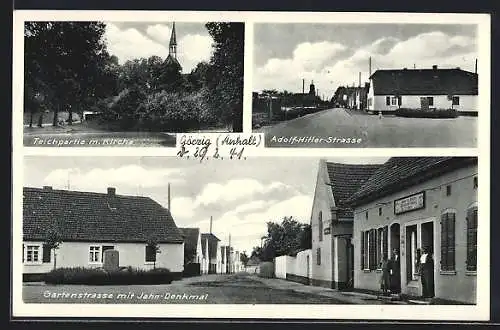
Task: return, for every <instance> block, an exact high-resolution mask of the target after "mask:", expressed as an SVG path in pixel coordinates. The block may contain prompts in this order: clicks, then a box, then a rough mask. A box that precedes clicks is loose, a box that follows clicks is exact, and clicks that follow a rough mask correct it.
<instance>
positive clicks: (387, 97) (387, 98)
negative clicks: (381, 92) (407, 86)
mask: <svg viewBox="0 0 500 330" xmlns="http://www.w3.org/2000/svg"><path fill="white" fill-rule="evenodd" d="M385 105H391V97H390V96H386V97H385Z"/></svg>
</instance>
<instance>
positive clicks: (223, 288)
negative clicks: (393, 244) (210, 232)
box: [23, 273, 406, 305]
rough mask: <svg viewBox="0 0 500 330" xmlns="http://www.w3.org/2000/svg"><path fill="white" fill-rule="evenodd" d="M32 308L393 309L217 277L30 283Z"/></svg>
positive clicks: (26, 288) (269, 282)
mask: <svg viewBox="0 0 500 330" xmlns="http://www.w3.org/2000/svg"><path fill="white" fill-rule="evenodd" d="M23 300H24V301H25V302H26V303H106V304H123V303H126V304H130V303H139V304H144V303H145V304H148V303H149V304H151V303H153V304H158V303H162V304H165V303H166V304H172V303H180V304H192V303H194V304H200V303H201V304H365V305H366V304H389V303H391V304H392V303H399V304H401V303H406V302H400V301H386V300H380V299H377V296H376V295H372V294H366V293H358V292H342V291H338V290H334V289H328V288H322V287H315V286H308V285H303V284H300V283H295V282H291V281H286V280H282V279H276V278H262V277H259V276H257V275H255V274H247V273H238V274H213V275H202V276H196V277H190V278H183V279H182V280H179V281H174V282H172V283H171V284H164V285H116V286H110V285H102V286H95V285H94V286H90V285H46V284H45V283H24V284H23Z"/></svg>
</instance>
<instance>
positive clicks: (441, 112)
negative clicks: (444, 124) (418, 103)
mask: <svg viewBox="0 0 500 330" xmlns="http://www.w3.org/2000/svg"><path fill="white" fill-rule="evenodd" d="M394 114H395V115H396V116H400V117H416V118H456V117H458V111H457V110H455V109H435V110H434V109H433V110H422V109H409V108H400V109H397V110H396V111H395V112H394Z"/></svg>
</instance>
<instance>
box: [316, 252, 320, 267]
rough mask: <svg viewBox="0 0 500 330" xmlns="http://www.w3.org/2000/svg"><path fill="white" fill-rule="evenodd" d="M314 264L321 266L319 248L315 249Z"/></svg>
mask: <svg viewBox="0 0 500 330" xmlns="http://www.w3.org/2000/svg"><path fill="white" fill-rule="evenodd" d="M316 264H317V265H318V266H319V265H321V248H317V249H316Z"/></svg>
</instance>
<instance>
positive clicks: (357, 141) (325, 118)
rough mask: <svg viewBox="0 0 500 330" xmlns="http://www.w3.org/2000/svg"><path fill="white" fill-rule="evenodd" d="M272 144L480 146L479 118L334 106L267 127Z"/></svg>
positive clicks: (320, 145)
mask: <svg viewBox="0 0 500 330" xmlns="http://www.w3.org/2000/svg"><path fill="white" fill-rule="evenodd" d="M254 132H263V133H266V146H268V147H302V148H314V147H323V148H349V147H350V148H353V147H355V148H359V147H372V148H377V147H383V148H393V147H462V148H473V147H476V146H477V117H468V116H461V117H458V118H435V119H433V118H405V117H396V116H393V115H384V116H382V117H379V116H378V115H371V114H367V113H366V112H363V111H356V110H347V109H342V108H333V109H327V110H323V111H319V112H316V113H313V114H309V115H306V116H303V117H299V118H296V119H292V120H289V121H285V122H281V123H279V124H276V125H273V126H268V127H263V128H259V129H256V130H254Z"/></svg>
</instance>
